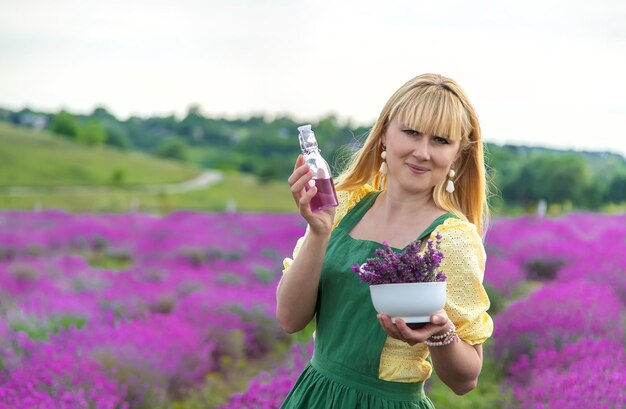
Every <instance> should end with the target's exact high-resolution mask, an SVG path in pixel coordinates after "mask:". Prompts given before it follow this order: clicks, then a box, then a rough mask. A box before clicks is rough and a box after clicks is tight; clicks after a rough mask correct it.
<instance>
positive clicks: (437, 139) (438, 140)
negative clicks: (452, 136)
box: [435, 136, 450, 145]
mask: <svg viewBox="0 0 626 409" xmlns="http://www.w3.org/2000/svg"><path fill="white" fill-rule="evenodd" d="M435 142H436V143H438V144H439V145H447V144H448V143H450V142H448V140H447V139H446V138H442V137H441V136H435Z"/></svg>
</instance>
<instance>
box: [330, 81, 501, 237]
mask: <svg viewBox="0 0 626 409" xmlns="http://www.w3.org/2000/svg"><path fill="white" fill-rule="evenodd" d="M393 119H397V120H398V121H399V122H401V123H403V124H405V125H407V126H410V127H411V128H412V129H414V130H416V131H419V132H422V133H424V134H428V135H437V136H442V137H447V138H450V139H452V140H460V141H461V147H460V154H459V157H458V159H457V160H456V163H455V165H454V169H455V171H456V176H455V177H454V186H455V191H454V193H452V194H451V193H448V192H447V191H446V189H445V187H446V183H447V179H444V180H442V181H441V182H440V183H438V184H437V185H436V186H435V188H434V190H433V200H434V201H435V204H436V205H437V206H438V207H440V208H441V209H444V210H446V211H448V212H451V213H453V214H455V215H456V216H457V217H459V218H461V219H463V220H467V221H469V222H471V223H473V224H474V225H475V226H476V228H477V229H478V232H479V234H483V230H486V227H487V225H488V215H489V209H488V207H487V193H488V191H487V181H486V174H485V163H484V152H483V142H482V139H481V135H480V125H479V123H478V116H477V115H476V112H475V111H474V108H473V107H472V105H471V104H470V102H469V100H468V98H467V96H466V95H465V92H463V90H462V89H461V87H460V86H459V85H458V84H457V83H456V82H454V81H453V80H451V79H450V78H446V77H444V76H441V75H438V74H423V75H419V76H417V77H415V78H413V79H411V80H410V81H408V82H407V83H406V84H404V85H403V86H402V87H400V89H398V90H397V91H396V92H395V93H394V94H393V95H392V96H391V98H390V99H389V101H387V103H386V104H385V106H384V108H383V110H382V112H381V113H380V116H379V117H378V120H377V121H376V123H375V124H374V126H373V127H372V129H371V130H370V132H369V135H368V137H367V139H366V140H365V143H364V145H363V147H362V148H361V149H359V151H358V152H356V153H355V155H354V156H353V157H352V159H351V160H350V162H349V163H348V166H347V168H346V170H345V171H344V172H342V173H341V175H339V176H338V178H337V180H336V187H337V190H344V191H353V190H356V189H359V188H360V187H362V186H363V185H365V184H370V185H372V186H373V187H374V188H375V189H385V188H386V180H385V178H384V176H383V175H382V174H381V173H380V172H379V171H378V170H379V168H380V165H381V163H382V159H381V157H380V153H381V151H382V140H383V139H382V138H383V135H384V134H385V132H386V130H387V127H388V125H389V123H390V122H391V121H392V120H393Z"/></svg>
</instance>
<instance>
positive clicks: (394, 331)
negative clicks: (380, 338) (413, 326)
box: [377, 314, 402, 340]
mask: <svg viewBox="0 0 626 409" xmlns="http://www.w3.org/2000/svg"><path fill="white" fill-rule="evenodd" d="M377 317H378V321H379V322H380V325H381V326H382V327H383V329H384V330H385V332H387V334H389V336H391V337H392V338H395V339H399V340H402V338H401V337H400V333H399V332H398V328H396V326H395V324H394V323H393V321H392V320H391V318H390V317H389V316H388V315H385V314H378V316H377Z"/></svg>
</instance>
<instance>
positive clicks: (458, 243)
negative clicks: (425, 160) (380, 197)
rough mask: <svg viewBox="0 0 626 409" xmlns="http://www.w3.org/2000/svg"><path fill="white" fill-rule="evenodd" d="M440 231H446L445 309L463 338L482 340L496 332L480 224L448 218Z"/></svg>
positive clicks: (443, 264)
mask: <svg viewBox="0 0 626 409" xmlns="http://www.w3.org/2000/svg"><path fill="white" fill-rule="evenodd" d="M437 232H440V233H441V235H442V239H441V251H442V252H443V254H444V258H443V261H442V262H441V269H442V270H443V272H444V273H445V274H446V276H447V278H446V282H447V286H446V287H447V294H446V306H445V310H446V312H447V313H448V316H449V317H450V319H451V320H452V322H454V325H455V326H456V329H457V334H458V335H459V338H461V339H462V340H463V341H465V342H467V343H468V344H470V345H475V344H480V343H482V342H484V341H485V340H486V339H487V338H489V337H490V336H491V334H492V332H493V321H492V319H491V317H490V316H489V314H488V313H487V310H488V309H489V297H488V296H487V292H486V291H485V288H484V287H483V277H484V273H485V262H486V260H487V256H486V254H485V248H484V246H483V242H482V239H481V238H480V235H479V234H478V231H477V230H476V226H474V225H473V224H471V223H469V222H466V221H463V220H459V219H452V218H451V219H447V220H446V221H445V222H444V223H443V224H442V225H441V226H439V227H438V228H437V229H435V231H434V232H433V234H436V233H437Z"/></svg>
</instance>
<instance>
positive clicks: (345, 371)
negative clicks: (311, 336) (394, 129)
mask: <svg viewBox="0 0 626 409" xmlns="http://www.w3.org/2000/svg"><path fill="white" fill-rule="evenodd" d="M379 193H380V192H379V191H374V192H371V193H369V194H368V195H367V196H365V197H364V198H363V199H362V200H361V201H360V202H359V203H357V204H356V205H355V206H354V208H352V209H351V210H350V211H349V212H348V213H347V214H346V215H345V217H344V218H343V219H342V220H341V221H340V223H339V225H338V226H337V227H336V228H335V229H334V230H333V232H332V234H331V237H330V241H329V243H328V248H327V250H326V256H325V257H324V262H323V264H322V273H321V277H320V283H319V288H318V295H317V305H316V324H317V328H316V336H315V352H314V353H313V358H312V359H311V361H310V362H309V363H308V364H307V366H306V368H305V369H304V371H303V372H302V374H301V375H300V377H299V378H298V380H297V382H296V384H295V385H294V387H293V389H292V390H291V392H290V393H289V395H288V396H287V398H286V399H285V401H284V402H283V404H282V406H281V408H284V409H291V408H299V409H302V408H316V409H319V408H328V409H330V408H335V409H356V408H359V409H409V408H411V409H433V408H434V406H433V404H432V402H431V401H430V399H428V397H426V395H425V394H424V388H423V382H415V383H401V382H391V381H385V380H381V379H379V378H378V366H379V362H380V355H381V351H382V349H383V346H384V344H385V341H386V339H387V333H386V332H385V331H384V330H383V329H382V327H381V326H380V324H379V322H378V319H377V318H376V314H377V312H376V310H375V309H374V306H373V305H372V301H371V298H370V290H369V285H368V284H364V283H361V282H360V280H359V277H358V275H357V274H355V273H354V272H353V271H352V266H353V265H354V264H361V263H364V262H365V260H366V259H367V258H370V257H375V254H374V251H375V250H376V249H378V248H381V247H383V246H382V245H381V244H380V243H377V242H374V241H370V240H357V239H353V238H352V237H351V236H350V235H349V232H350V231H351V230H352V228H353V227H354V226H355V225H356V224H357V223H358V222H359V220H361V218H362V217H363V215H364V214H365V213H366V212H367V211H368V210H369V208H370V207H371V206H372V205H373V203H374V201H375V200H376V197H377V196H378V194H379ZM448 217H454V216H453V215H451V214H449V213H448V214H445V215H442V216H440V217H439V218H437V219H436V220H435V221H434V222H433V223H432V224H431V225H430V226H429V227H428V228H427V229H426V230H425V231H424V232H423V233H422V234H421V235H420V236H419V237H418V238H419V239H423V238H425V237H428V235H429V234H430V233H431V232H432V231H433V230H434V229H435V228H436V227H437V226H438V225H439V224H441V223H443V222H444V221H445V219H447V218H448ZM394 250H396V251H400V250H399V249H394Z"/></svg>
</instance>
